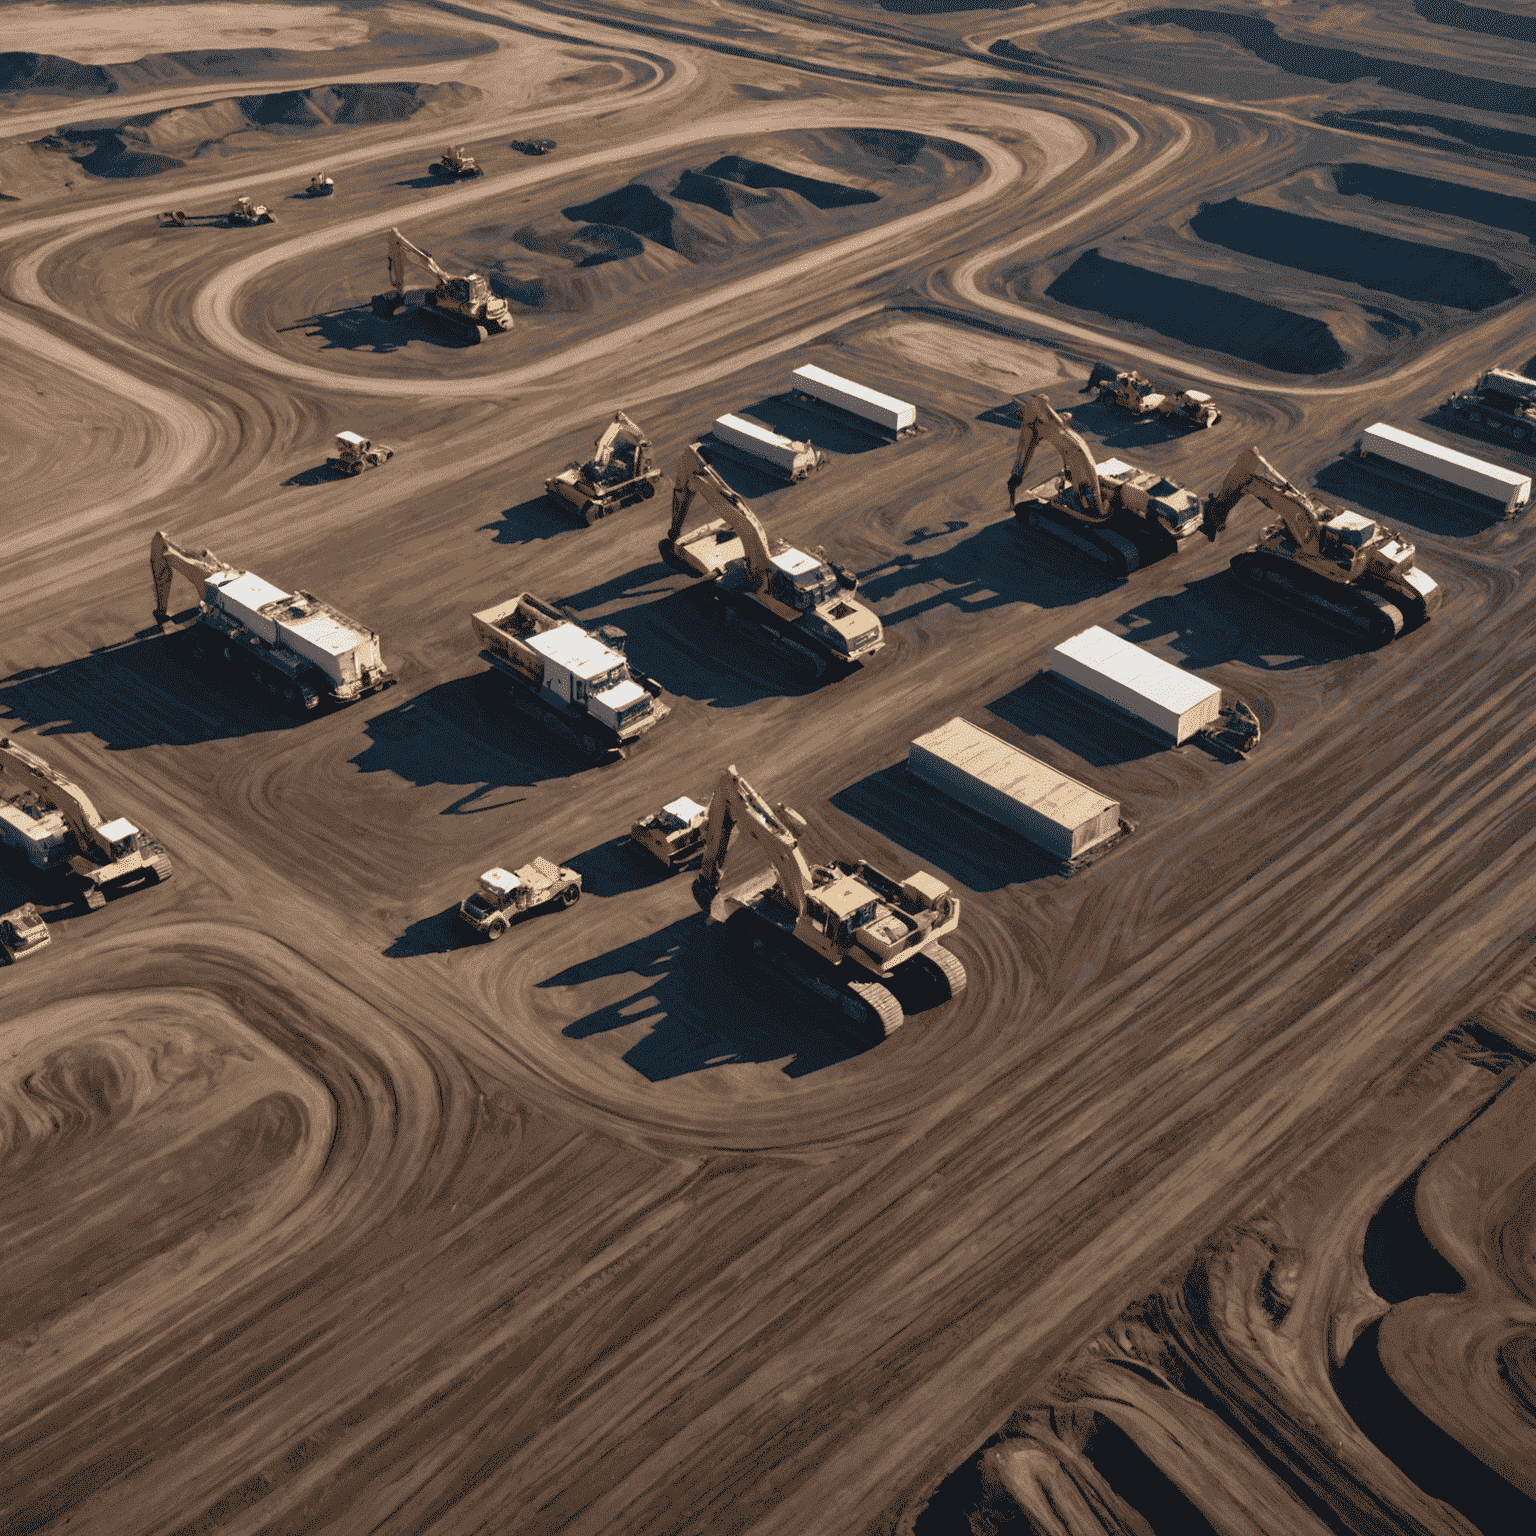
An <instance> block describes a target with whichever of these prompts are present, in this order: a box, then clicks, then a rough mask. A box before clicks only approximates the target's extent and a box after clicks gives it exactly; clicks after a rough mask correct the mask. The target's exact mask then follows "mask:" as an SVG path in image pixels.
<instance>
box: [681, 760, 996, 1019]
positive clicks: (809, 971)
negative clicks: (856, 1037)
mask: <svg viewBox="0 0 1536 1536" xmlns="http://www.w3.org/2000/svg"><path fill="white" fill-rule="evenodd" d="M804 826H805V819H804V818H803V817H802V816H800V815H799V814H798V813H797V812H795V811H793V810H791V809H790V808H789V807H788V806H785V805H781V806H779V807H778V808H777V810H774V809H773V808H771V807H770V806H769V805H768V802H767V801H765V800H764V799H763V798H762V796H761V795H759V794H758V793H757V791H756V790H754V789H753V788H752V786H751V785H750V784H748V783H747V781H746V780H745V779H744V778H742V776H741V775H740V774H739V773H738V772H737V771H736V768H735V765H734V764H733V765H732V766H731V767H729V768H727V769H725V771H724V772H723V773H722V774H721V775H720V780H719V783H718V784H717V785H716V786H715V793H714V796H713V798H712V799H711V800H710V804H709V826H708V832H707V834H706V837H705V843H704V855H703V862H702V863H701V865H700V868H699V874H698V877H697V879H696V880H695V881H694V895H695V897H696V899H697V900H698V902H699V904H700V905H701V906H702V907H704V908H705V910H706V911H707V912H708V914H709V920H710V921H711V922H722V923H724V924H725V928H726V934H727V937H728V939H729V940H730V942H731V945H732V947H733V948H734V949H735V950H736V952H737V953H738V954H739V956H740V957H741V958H742V959H743V960H745V961H747V962H748V963H750V964H754V965H757V966H759V967H761V968H762V969H764V970H766V971H768V972H769V973H770V974H772V975H774V976H775V977H777V978H778V979H779V980H781V981H783V982H785V983H787V984H788V985H790V986H791V987H793V988H795V989H796V990H797V991H799V992H800V993H802V994H803V995H804V996H806V997H807V998H809V999H810V1000H812V1002H813V1003H815V1004H819V1005H821V1006H822V1007H824V1008H827V1009H829V1010H831V1011H832V1012H833V1013H834V1014H835V1015H836V1016H837V1017H838V1018H839V1019H840V1020H841V1021H844V1022H846V1023H847V1024H849V1025H851V1026H852V1027H853V1028H854V1029H855V1030H856V1031H857V1032H858V1033H859V1034H860V1035H861V1036H863V1037H864V1038H866V1039H875V1040H880V1039H884V1038H885V1037H886V1036H888V1035H891V1034H893V1033H894V1032H895V1031H896V1030H897V1029H899V1028H900V1027H901V1025H902V1023H903V1021H904V1017H905V1016H904V1014H903V1011H902V1006H901V1004H900V1002H898V1001H897V998H896V994H895V993H894V992H893V991H892V990H891V988H890V987H889V986H888V985H887V983H889V982H890V981H891V980H892V978H893V977H894V976H895V974H896V972H897V971H898V969H900V968H902V967H908V966H910V967H912V968H914V969H916V970H919V971H923V972H926V973H927V976H926V979H927V981H928V983H929V985H930V987H931V988H932V989H934V990H936V991H938V992H940V993H947V994H948V996H950V997H955V996H958V995H959V994H960V993H961V992H963V991H964V990H965V984H966V975H965V967H964V965H962V964H961V962H960V960H959V959H958V958H957V957H956V956H955V955H953V954H951V953H950V951H949V950H947V949H945V948H944V946H943V945H942V944H940V943H939V940H940V939H942V938H944V937H945V936H946V935H947V934H950V933H953V932H954V931H955V929H956V928H958V927H959V926H960V899H959V897H957V896H955V895H953V894H952V893H951V892H950V889H949V887H948V886H947V885H945V884H944V882H943V881H942V880H939V879H937V878H935V877H934V876H933V875H930V874H928V873H927V872H926V871H925V870H918V871H917V872H916V873H915V874H912V875H909V876H908V877H907V878H906V879H905V880H895V879H892V878H891V876H889V875H885V874H882V873H881V872H880V871H879V870H878V869H876V868H875V867H874V866H873V865H872V864H870V863H869V862H868V861H867V860H865V859H858V860H854V861H852V862H850V861H846V860H842V859H834V860H833V861H832V862H831V863H830V864H818V865H816V866H814V867H812V866H811V865H810V864H808V863H807V862H806V859H805V855H804V854H803V853H801V852H800V844H799V839H798V837H797V836H796V834H795V832H794V830H793V828H794V827H801V828H803V827H804ZM737 827H739V828H740V829H741V831H742V833H743V834H744V838H743V840H744V841H745V842H748V843H752V844H754V845H755V847H756V851H757V852H758V853H760V854H763V855H766V857H767V858H768V860H769V862H770V864H771V865H772V868H771V870H770V871H769V872H768V873H767V874H765V875H759V876H757V877H756V878H755V879H752V880H749V881H747V882H746V883H744V884H742V885H739V886H736V887H734V888H732V889H731V890H728V891H721V889H720V880H721V876H722V874H723V873H724V870H725V860H726V854H727V852H728V851H729V848H730V843H731V833H732V830H733V829H735V828H737Z"/></svg>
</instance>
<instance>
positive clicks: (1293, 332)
mask: <svg viewBox="0 0 1536 1536" xmlns="http://www.w3.org/2000/svg"><path fill="white" fill-rule="evenodd" d="M1045 292H1046V296H1047V297H1048V298H1052V299H1055V300H1056V301H1057V303H1059V304H1070V305H1072V306H1073V307H1074V308H1076V309H1089V310H1093V311H1095V312H1096V313H1098V314H1101V315H1107V316H1109V317H1110V318H1111V319H1114V320H1128V321H1131V322H1132V323H1133V324H1136V325H1144V326H1146V327H1147V329H1148V330H1152V331H1156V332H1158V333H1159V335H1163V336H1171V337H1173V338H1174V339H1175V340H1177V341H1180V342H1183V343H1184V344H1185V345H1186V346H1193V347H1204V348H1209V349H1211V350H1213V351H1217V352H1225V353H1228V354H1229V355H1231V356H1233V357H1241V358H1246V359H1247V360H1248V361H1249V362H1254V363H1258V364H1259V365H1260V366H1261V367H1264V368H1273V369H1274V370H1275V371H1276V372H1278V373H1329V372H1331V371H1332V370H1333V369H1335V368H1342V367H1343V366H1344V364H1345V362H1346V360H1347V359H1346V358H1345V355H1344V351H1343V349H1342V348H1341V347H1340V346H1339V344H1338V342H1337V340H1336V339H1335V338H1334V335H1333V332H1332V331H1331V330H1330V329H1329V328H1328V327H1327V326H1326V325H1325V324H1324V323H1323V322H1322V321H1321V320H1315V319H1313V318H1311V317H1310V316H1307V315H1298V314H1295V313H1294V312H1293V311H1291V310H1288V309H1281V308H1280V307H1279V306H1278V305H1275V304H1264V303H1261V302H1260V301H1259V300H1257V299H1249V298H1244V297H1243V296H1242V295H1241V294H1237V293H1229V292H1227V291H1226V290H1225V289H1222V288H1217V287H1214V286H1213V285H1212V284H1210V283H1196V282H1191V281H1189V279H1187V278H1182V277H1169V276H1166V275H1165V274H1163V273H1161V272H1152V271H1149V270H1148V269H1147V268H1145V267H1136V266H1132V265H1130V264H1129V263H1128V262H1123V261H1111V260H1109V258H1107V257H1105V256H1101V255H1100V254H1099V253H1098V251H1096V250H1093V251H1086V252H1084V254H1083V255H1081V256H1079V257H1078V258H1077V260H1076V261H1074V262H1073V263H1072V265H1071V266H1070V267H1068V268H1067V270H1066V271H1065V272H1063V273H1062V274H1061V275H1060V276H1059V277H1058V278H1057V279H1056V280H1055V281H1054V282H1053V283H1052V284H1051V285H1050V287H1049V288H1047V289H1046V290H1045Z"/></svg>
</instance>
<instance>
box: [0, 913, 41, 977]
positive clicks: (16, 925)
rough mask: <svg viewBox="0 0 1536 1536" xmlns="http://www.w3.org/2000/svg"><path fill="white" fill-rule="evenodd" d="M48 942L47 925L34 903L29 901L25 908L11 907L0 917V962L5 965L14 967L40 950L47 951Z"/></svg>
mask: <svg viewBox="0 0 1536 1536" xmlns="http://www.w3.org/2000/svg"><path fill="white" fill-rule="evenodd" d="M50 942H51V936H50V934H49V932H48V924H47V923H45V922H44V921H43V916H42V913H40V912H39V911H38V910H37V906H36V904H35V903H33V902H30V901H29V902H27V904H26V905H25V906H21V907H12V908H11V910H10V911H9V912H7V913H5V914H4V915H3V916H0V960H3V961H4V962H5V964H7V965H14V964H15V963H16V962H17V961H18V960H25V959H26V957H27V956H28V955H35V954H36V953H37V952H38V950H40V949H47V947H48V945H49V943H50Z"/></svg>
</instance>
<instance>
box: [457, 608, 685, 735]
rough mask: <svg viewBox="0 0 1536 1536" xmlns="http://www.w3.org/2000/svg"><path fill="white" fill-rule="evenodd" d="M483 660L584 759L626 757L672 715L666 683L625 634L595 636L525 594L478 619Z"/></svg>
mask: <svg viewBox="0 0 1536 1536" xmlns="http://www.w3.org/2000/svg"><path fill="white" fill-rule="evenodd" d="M472 620H473V623H474V627H475V634H476V636H477V637H478V639H479V641H480V644H481V646H482V650H481V652H480V655H481V657H482V658H483V659H484V660H485V661H487V662H489V663H490V665H491V667H492V669H493V670H494V672H495V673H496V675H497V676H498V677H499V678H500V679H501V680H502V681H504V682H505V683H506V685H507V688H508V690H509V693H510V695H511V699H512V702H513V704H514V705H516V706H517V707H518V708H519V709H521V710H523V711H525V712H527V713H529V714H532V715H533V716H534V717H535V718H536V719H538V720H539V721H540V722H541V723H542V724H543V725H545V726H546V727H548V728H549V729H550V730H551V731H553V732H554V733H555V734H556V735H557V736H560V737H562V738H563V739H564V740H566V741H568V742H569V743H571V745H572V746H575V747H577V748H578V749H579V750H580V751H581V753H582V755H583V756H584V757H587V758H590V759H592V760H594V761H595V760H597V759H599V758H602V757H615V756H616V757H623V756H625V749H626V748H628V747H631V746H633V745H634V744H635V743H636V742H637V741H638V740H639V739H640V738H641V737H642V736H644V735H645V734H646V733H647V732H648V731H652V730H654V729H655V728H656V727H657V726H658V725H660V724H661V722H662V721H663V720H665V719H666V718H667V716H668V715H669V714H671V713H672V711H671V709H670V707H669V706H668V705H666V704H663V703H662V701H661V684H660V683H658V682H656V681H654V680H653V679H651V678H649V677H646V676H645V675H644V674H643V673H641V672H637V671H635V669H634V668H633V667H631V666H630V664H629V662H628V661H626V660H625V657H624V651H623V646H624V638H625V637H624V631H623V630H621V629H616V628H615V627H614V626H613V625H611V624H608V625H602V626H600V627H599V628H598V629H597V630H596V631H595V632H592V633H589V632H588V631H587V630H586V629H585V628H584V627H583V626H582V625H581V624H580V623H579V622H578V621H577V619H576V617H575V615H574V614H573V613H571V612H569V611H568V610H567V609H563V608H557V607H556V606H555V605H554V604H553V603H547V602H545V601H544V599H543V598H540V597H535V596H534V595H533V594H532V593H531V592H520V593H519V594H518V595H517V596H516V597H514V598H511V599H509V600H508V601H507V602H504V603H498V604H497V605H496V606H495V607H494V608H486V609H483V610H482V611H481V612H479V613H476V614H474V615H472Z"/></svg>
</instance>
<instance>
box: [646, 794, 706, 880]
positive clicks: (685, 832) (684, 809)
mask: <svg viewBox="0 0 1536 1536" xmlns="http://www.w3.org/2000/svg"><path fill="white" fill-rule="evenodd" d="M708 819H709V802H708V801H707V800H706V801H705V802H704V804H703V805H700V804H699V802H698V801H697V800H690V799H689V798H688V796H687V795H680V796H679V797H678V798H677V799H676V800H669V801H668V802H667V803H666V804H665V805H664V806H662V808H661V809H660V810H659V811H652V812H651V813H650V815H649V816H642V817H641V818H640V820H639V821H637V822H636V823H635V824H634V826H632V827H631V828H630V829H629V844H630V847H631V848H636V849H638V850H639V851H640V852H642V853H646V854H649V855H650V857H651V858H653V859H655V860H656V861H657V862H658V863H660V864H662V865H664V866H665V867H666V868H667V869H669V870H679V869H682V868H683V867H684V866H686V865H688V864H691V863H692V862H693V861H694V860H695V859H697V858H700V857H701V856H702V854H703V851H704V827H705V823H706V822H707V821H708Z"/></svg>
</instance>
